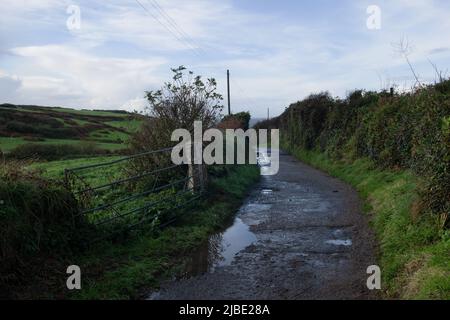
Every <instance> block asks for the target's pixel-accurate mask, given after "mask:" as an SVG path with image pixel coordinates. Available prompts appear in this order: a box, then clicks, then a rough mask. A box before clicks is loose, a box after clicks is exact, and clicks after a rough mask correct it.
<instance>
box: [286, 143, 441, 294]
mask: <svg viewBox="0 0 450 320" xmlns="http://www.w3.org/2000/svg"><path fill="white" fill-rule="evenodd" d="M284 147H285V148H284V149H285V150H287V151H289V152H290V153H291V154H293V155H294V156H295V157H297V158H298V159H300V160H301V161H303V162H305V163H308V164H310V165H312V166H314V167H316V168H318V169H321V170H323V171H326V172H328V173H329V174H331V175H333V176H335V177H337V178H340V179H342V180H344V181H346V182H348V183H350V184H351V185H353V186H354V187H355V188H356V189H357V190H358V191H359V193H360V195H361V196H362V198H363V199H364V200H365V211H366V212H367V213H368V214H369V215H370V217H371V224H372V226H373V228H374V230H375V232H376V234H377V237H378V241H379V244H380V250H379V263H380V267H381V270H382V285H383V291H384V295H385V297H386V298H401V299H446V300H448V299H450V232H449V231H448V230H444V229H443V228H442V226H441V223H440V221H439V219H438V217H437V216H436V215H433V214H430V213H427V212H423V209H422V206H421V200H420V195H419V190H420V186H421V184H422V181H421V179H420V178H418V177H417V176H415V175H413V174H412V173H411V172H409V171H406V170H380V169H378V168H376V166H375V165H374V164H373V163H372V162H371V161H370V160H368V159H358V160H355V161H349V160H334V159H331V158H330V157H328V156H327V155H325V154H324V153H320V152H317V151H305V150H302V149H299V148H290V147H289V146H284Z"/></svg>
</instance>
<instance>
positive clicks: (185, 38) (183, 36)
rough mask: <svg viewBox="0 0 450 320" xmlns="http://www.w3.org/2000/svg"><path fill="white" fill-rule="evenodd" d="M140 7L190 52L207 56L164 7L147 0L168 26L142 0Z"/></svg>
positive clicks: (235, 82)
mask: <svg viewBox="0 0 450 320" xmlns="http://www.w3.org/2000/svg"><path fill="white" fill-rule="evenodd" d="M135 1H136V2H137V3H138V4H139V6H140V7H141V8H142V9H144V10H145V11H146V13H147V14H148V15H150V16H151V17H152V18H153V19H154V20H156V21H157V22H158V23H159V24H160V25H161V26H162V27H163V28H164V29H166V30H167V31H168V32H169V33H170V34H171V35H172V36H173V37H174V38H175V39H177V40H178V41H179V42H181V43H183V44H184V45H186V46H187V47H188V48H189V49H190V50H192V51H193V53H195V54H196V55H197V56H198V57H199V58H203V57H202V56H205V55H206V51H205V50H203V49H202V48H201V46H200V45H198V44H197V43H196V42H195V41H194V40H193V39H192V37H191V36H190V35H189V34H188V33H186V32H185V31H184V30H183V28H182V27H180V25H179V24H178V23H177V22H176V21H175V20H174V19H173V18H172V17H171V16H170V15H169V14H168V13H167V12H166V11H165V10H164V8H163V7H161V5H160V4H159V3H158V2H157V1H156V0H147V1H148V3H149V4H150V5H151V6H152V7H153V8H154V9H155V10H156V11H157V12H156V13H157V14H159V15H160V16H161V17H162V19H163V20H164V21H165V22H166V23H168V25H169V26H170V27H169V26H168V25H166V24H165V23H163V22H162V21H161V20H159V19H158V17H157V16H156V15H155V14H153V13H152V12H150V10H149V9H148V8H147V7H146V6H144V5H143V4H142V2H141V1H140V0H135ZM174 31H175V32H174ZM211 68H213V69H216V70H220V73H222V72H223V70H222V69H221V68H219V67H214V66H211ZM231 81H232V82H233V83H234V84H235V85H236V87H237V88H238V90H239V91H240V92H241V94H242V95H243V96H244V99H246V100H249V101H255V99H252V98H249V97H248V96H247V94H246V92H245V90H244V89H243V88H242V87H241V86H240V85H239V84H238V83H237V81H236V80H234V79H231Z"/></svg>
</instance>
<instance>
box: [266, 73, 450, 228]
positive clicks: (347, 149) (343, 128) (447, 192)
mask: <svg viewBox="0 0 450 320" xmlns="http://www.w3.org/2000/svg"><path fill="white" fill-rule="evenodd" d="M449 83H450V80H447V81H445V82H442V83H439V84H437V85H435V86H428V87H420V88H419V89H417V90H415V91H414V92H412V93H403V94H395V95H394V96H390V95H389V94H387V93H386V92H381V93H376V92H365V91H355V92H353V93H351V94H350V95H349V96H348V97H347V98H346V99H344V100H341V99H337V98H332V97H331V96H330V95H329V94H328V93H319V94H314V95H311V96H309V97H307V98H306V99H304V100H302V101H299V102H297V103H295V104H292V105H291V106H290V107H289V108H288V109H287V110H286V111H285V112H284V113H283V114H282V115H281V116H280V117H279V118H277V119H274V120H272V121H271V122H268V123H266V124H265V125H266V126H270V125H273V126H278V127H279V128H280V130H281V134H282V136H283V137H284V138H285V140H286V141H288V142H289V144H291V145H292V146H297V147H300V148H302V149H305V150H313V149H317V150H320V151H322V152H325V153H327V154H328V155H331V156H332V157H334V158H337V159H340V158H341V159H342V158H344V159H349V160H352V159H356V158H358V157H368V158H369V159H371V160H373V161H374V163H375V164H376V165H377V166H379V167H380V168H406V169H411V170H413V171H414V172H415V173H416V174H418V175H420V176H423V177H426V183H425V186H424V188H423V190H422V192H423V199H424V201H425V202H426V204H427V208H428V209H429V210H431V211H433V212H435V213H436V214H438V215H440V216H441V217H442V219H444V221H445V219H447V218H448V215H449V213H450V133H449V129H448V128H449V125H448V121H449V120H448V119H449V117H450V93H449V92H448V91H446V90H444V89H443V88H447V87H448V85H449Z"/></svg>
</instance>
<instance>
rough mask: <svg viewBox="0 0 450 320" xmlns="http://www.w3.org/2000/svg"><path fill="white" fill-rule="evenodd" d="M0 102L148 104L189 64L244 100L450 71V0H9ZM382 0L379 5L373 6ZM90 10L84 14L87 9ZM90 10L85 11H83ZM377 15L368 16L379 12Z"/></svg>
mask: <svg viewBox="0 0 450 320" xmlns="http://www.w3.org/2000/svg"><path fill="white" fill-rule="evenodd" d="M0 5H1V8H2V10H1V19H0V103H3V102H9V103H14V104H34V105H46V106H65V107H72V108H76V109H82V108H86V109H124V110H129V111H132V110H142V109H143V108H144V107H145V106H146V105H147V102H146V101H145V99H144V92H145V91H146V90H155V89H158V88H160V87H161V86H162V85H163V83H164V82H165V81H167V80H169V79H170V77H171V72H170V68H172V67H177V66H180V65H184V66H186V67H187V68H188V69H189V70H192V71H193V72H194V73H195V74H200V75H202V76H204V77H214V78H215V79H216V80H217V81H218V90H219V92H220V93H222V94H223V95H224V97H225V100H224V104H225V105H226V70H227V69H229V70H230V74H231V82H230V85H231V106H232V111H233V112H239V111H250V112H251V114H252V116H253V117H265V116H266V114H267V109H268V108H269V109H270V115H271V116H275V115H278V114H280V113H281V112H282V111H284V109H285V107H287V106H288V105H289V104H290V103H292V102H295V101H297V100H300V99H302V98H304V97H305V96H307V95H308V94H310V93H314V92H320V91H329V92H330V93H331V94H332V95H333V96H340V97H345V96H346V94H348V92H350V91H352V90H355V89H367V90H381V89H386V88H389V87H390V86H397V87H398V88H399V90H403V89H407V88H410V87H411V86H412V85H413V83H414V79H413V76H412V73H411V71H410V69H409V67H408V65H407V64H406V62H405V59H404V57H402V55H401V54H399V53H398V50H396V49H395V44H398V43H399V42H400V40H401V39H407V41H408V43H409V48H410V50H409V56H408V57H409V59H410V61H411V64H412V66H413V67H414V69H415V71H416V73H417V74H418V76H419V79H420V81H422V82H427V83H428V82H433V81H434V80H435V78H436V77H435V71H434V68H433V66H432V64H431V63H430V62H432V63H433V64H434V65H435V66H436V67H437V68H438V69H439V70H441V71H443V72H444V73H445V72H446V71H447V69H448V71H449V73H448V74H447V75H450V32H449V31H450V19H449V17H450V2H449V1H447V0H423V1H422V0H385V1H381V0H380V1H378V0H370V1H365V0H358V1H356V0H354V1H348V0H339V1H335V0H315V1H306V0H304V1H299V0H285V1H283V0H265V1H262V0H221V1H217V0H214V1H213V0H109V1H92V0H90V1H81V0H80V1H66V0H0ZM374 6H376V7H375V8H376V10H375V11H374V10H373V8H374ZM78 12H79V15H78ZM78 18H79V19H78ZM368 22H369V23H368Z"/></svg>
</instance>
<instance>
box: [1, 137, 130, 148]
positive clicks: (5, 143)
mask: <svg viewBox="0 0 450 320" xmlns="http://www.w3.org/2000/svg"><path fill="white" fill-rule="evenodd" d="M86 141H88V140H71V139H45V140H44V141H36V142H32V141H27V140H25V139H23V138H15V137H12V138H9V137H0V150H2V151H3V152H8V151H11V150H12V149H14V148H16V147H17V146H19V145H22V144H27V143H39V144H53V145H55V144H70V145H71V144H80V143H83V142H86ZM95 144H96V145H97V146H98V147H99V148H102V149H106V150H110V151H117V150H122V149H125V148H126V147H127V144H126V143H110V142H95Z"/></svg>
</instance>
